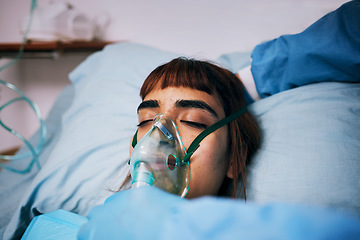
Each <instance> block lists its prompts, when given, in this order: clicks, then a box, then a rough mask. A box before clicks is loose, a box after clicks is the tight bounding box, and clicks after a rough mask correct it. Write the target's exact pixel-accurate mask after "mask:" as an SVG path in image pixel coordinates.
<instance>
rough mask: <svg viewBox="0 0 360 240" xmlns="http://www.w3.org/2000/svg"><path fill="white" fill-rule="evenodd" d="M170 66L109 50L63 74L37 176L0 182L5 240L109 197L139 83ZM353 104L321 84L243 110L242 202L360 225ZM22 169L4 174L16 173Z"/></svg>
mask: <svg viewBox="0 0 360 240" xmlns="http://www.w3.org/2000/svg"><path fill="white" fill-rule="evenodd" d="M178 56H182V54H179V53H173V52H169V51H163V50H159V49H157V48H153V47H150V46H146V45H142V44H137V43H132V42H123V43H116V44H111V45H108V46H106V47H105V48H104V50H102V51H100V52H97V53H94V54H92V55H91V56H90V57H88V58H87V59H86V60H85V61H84V62H83V63H81V64H80V65H79V66H78V67H77V68H76V69H75V70H74V71H72V72H71V73H70V75H69V78H70V80H71V84H70V85H68V86H67V87H66V88H65V89H63V91H62V92H61V94H60V95H59V97H58V98H57V101H56V103H55V104H54V106H53V108H52V110H51V112H50V114H49V116H48V118H47V119H46V126H47V129H48V134H47V136H46V139H45V144H44V147H43V149H42V152H41V154H40V156H39V163H40V165H41V170H38V169H36V168H35V167H33V168H32V169H31V171H30V172H29V173H28V174H24V175H19V174H15V173H12V172H10V171H2V172H1V173H0V182H1V183H0V186H1V191H0V196H1V199H2V200H3V201H2V204H1V207H0V208H1V209H0V212H1V220H0V221H1V222H0V223H1V227H2V228H1V231H2V232H0V233H1V234H4V235H3V236H4V239H8V238H10V237H14V238H19V237H20V236H21V235H22V234H23V233H24V231H25V230H26V228H27V226H28V225H29V224H30V222H31V220H32V219H33V218H34V217H36V216H38V215H41V214H44V213H50V212H53V211H55V210H58V209H63V210H66V211H68V212H73V213H76V214H78V215H80V216H87V215H88V214H89V212H90V210H91V209H92V208H93V207H94V206H96V205H101V204H103V202H104V201H105V199H107V198H108V197H109V196H111V195H113V194H114V191H116V190H117V189H118V188H119V186H120V185H121V183H122V182H123V180H124V179H125V177H126V175H127V173H128V171H129V166H128V164H127V162H128V158H129V156H128V148H129V143H130V139H131V138H132V136H133V134H134V132H135V130H136V122H137V114H136V107H137V106H138V104H139V103H140V101H141V99H140V97H139V94H138V93H139V89H140V86H141V84H142V81H143V80H144V79H145V77H146V76H147V75H148V74H149V73H150V71H151V70H153V69H154V68H155V67H156V66H158V65H160V64H163V63H165V62H167V61H169V60H171V59H173V58H175V57H178ZM216 62H217V63H218V64H219V65H221V66H223V67H226V68H228V69H230V70H231V71H233V72H237V71H238V70H239V69H241V68H243V67H246V66H247V65H249V64H250V53H248V52H233V53H229V54H224V55H222V56H221V57H219V58H218V59H217V61H216ZM359 100H360V84H358V83H340V82H327V83H326V82H325V83H318V84H311V85H307V86H302V87H298V88H295V89H291V90H288V91H285V92H281V93H278V94H275V95H273V96H271V97H269V98H266V99H262V100H260V101H258V102H255V103H253V104H251V105H250V106H249V110H250V111H251V112H252V113H253V114H254V115H255V117H256V119H257V121H258V122H259V124H260V127H261V129H262V144H261V147H260V149H259V151H258V152H257V154H256V156H255V157H254V159H253V161H252V164H251V165H250V166H249V169H248V179H247V182H248V186H247V202H248V203H249V204H251V203H255V204H268V203H273V202H277V203H279V204H280V206H281V203H285V202H286V203H287V204H289V203H290V204H294V206H297V205H299V206H301V205H311V206H314V207H318V208H329V209H336V210H337V211H339V212H341V213H344V214H349V215H355V216H356V215H357V216H359V214H360V182H359V179H360V178H359V176H358V173H359V170H360V161H359V156H360V132H359V129H360V121H359V119H360V118H359V117H360V104H359V102H360V101H359ZM39 138H40V133H39V132H38V133H36V134H35V135H34V136H33V137H32V140H31V141H32V142H33V143H34V144H36V143H37V142H38V141H39ZM23 151H26V149H25V148H24V149H21V150H20V151H19V152H18V153H17V154H21V153H22V152H23ZM30 161H31V158H28V159H24V160H23V161H16V162H10V163H9V165H11V166H12V167H14V168H18V169H21V168H26V167H27V166H28V165H29V162H30ZM215 201H216V200H215ZM219 201H221V200H219ZM239 201H242V200H239ZM284 206H286V204H284ZM260 220H261V221H266V219H264V218H260ZM260 220H259V221H260ZM294 231H295V230H294ZM300 236H301V235H300Z"/></svg>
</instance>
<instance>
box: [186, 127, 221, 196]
mask: <svg viewBox="0 0 360 240" xmlns="http://www.w3.org/2000/svg"><path fill="white" fill-rule="evenodd" d="M220 130H221V131H219V130H218V131H216V132H214V133H212V134H210V135H209V136H207V137H206V138H205V139H204V140H203V141H202V142H201V143H200V147H199V148H198V150H197V151H196V152H195V153H194V155H193V156H192V157H191V158H190V168H191V182H190V192H189V196H188V197H189V198H192V197H197V196H202V195H216V194H217V193H218V191H219V189H220V186H221V184H222V182H223V180H224V177H225V175H226V171H227V168H228V151H227V149H228V135H227V128H224V129H220Z"/></svg>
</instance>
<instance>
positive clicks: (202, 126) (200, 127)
mask: <svg viewBox="0 0 360 240" xmlns="http://www.w3.org/2000/svg"><path fill="white" fill-rule="evenodd" d="M180 122H182V123H185V124H187V125H189V126H191V127H195V128H199V129H206V128H207V125H206V124H202V123H198V122H193V121H185V120H180Z"/></svg>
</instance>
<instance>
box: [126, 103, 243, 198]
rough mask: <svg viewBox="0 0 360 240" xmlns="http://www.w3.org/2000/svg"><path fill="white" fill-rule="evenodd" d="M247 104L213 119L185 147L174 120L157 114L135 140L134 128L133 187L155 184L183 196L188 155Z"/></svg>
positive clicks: (131, 160) (241, 112) (187, 172)
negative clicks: (150, 125) (150, 124)
mask: <svg viewBox="0 0 360 240" xmlns="http://www.w3.org/2000/svg"><path fill="white" fill-rule="evenodd" d="M246 111H247V107H243V108H241V109H240V110H239V111H237V112H235V113H233V114H231V115H230V116H228V117H226V118H224V119H222V120H220V121H218V122H216V123H215V124H213V125H211V126H210V127H208V128H207V129H205V130H204V131H203V132H201V133H200V134H199V135H198V136H197V137H196V138H195V139H194V141H193V142H192V143H191V144H190V146H189V148H188V149H187V150H186V149H185V147H184V145H183V142H182V139H181V136H180V134H179V131H178V129H177V127H176V124H175V123H174V121H173V120H172V119H171V118H170V117H168V116H166V115H164V114H161V113H160V114H158V115H156V116H155V118H154V121H153V122H154V125H153V126H152V127H151V128H150V130H149V131H148V132H147V133H146V134H145V135H144V136H143V137H142V138H141V140H140V141H139V142H137V131H136V133H135V135H134V137H133V142H132V147H133V148H134V149H133V152H132V154H131V157H130V160H129V164H130V174H131V177H132V187H134V188H137V187H141V186H156V187H158V188H160V189H162V190H164V191H166V192H169V193H173V194H176V195H179V196H181V197H185V196H186V194H187V193H188V191H189V188H190V176H191V171H190V162H189V160H190V157H191V156H192V154H194V152H195V151H196V150H197V149H198V147H199V146H200V142H201V141H202V140H203V139H204V138H205V137H206V136H208V135H209V134H210V133H212V132H214V131H216V130H217V129H219V128H221V127H222V126H224V125H226V124H228V123H230V122H231V121H233V120H235V119H236V118H238V117H240V116H241V115H242V114H244V113H245V112H246Z"/></svg>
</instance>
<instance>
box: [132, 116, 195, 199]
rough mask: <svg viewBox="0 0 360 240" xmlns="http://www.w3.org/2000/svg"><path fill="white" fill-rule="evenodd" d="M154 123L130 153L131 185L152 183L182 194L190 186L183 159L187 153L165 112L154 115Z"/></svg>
mask: <svg viewBox="0 0 360 240" xmlns="http://www.w3.org/2000/svg"><path fill="white" fill-rule="evenodd" d="M154 122H155V123H154V125H153V126H152V127H151V129H150V130H149V131H148V132H147V133H146V134H145V136H143V137H142V138H141V140H140V141H139V142H138V143H137V144H136V146H135V148H134V150H133V152H132V154H131V159H130V173H131V177H132V185H133V187H139V186H142V185H150V186H156V187H158V188H161V189H163V190H164V191H167V192H169V193H173V194H176V195H180V196H181V197H185V196H186V194H187V192H188V190H189V187H190V164H189V161H185V160H184V157H185V156H186V155H187V154H186V150H185V147H184V145H183V142H182V140H181V137H180V134H179V131H178V129H177V127H176V125H175V123H174V122H173V120H171V118H169V117H167V116H166V115H163V114H158V115H157V116H156V117H155V119H154ZM135 137H136V136H135Z"/></svg>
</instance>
